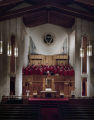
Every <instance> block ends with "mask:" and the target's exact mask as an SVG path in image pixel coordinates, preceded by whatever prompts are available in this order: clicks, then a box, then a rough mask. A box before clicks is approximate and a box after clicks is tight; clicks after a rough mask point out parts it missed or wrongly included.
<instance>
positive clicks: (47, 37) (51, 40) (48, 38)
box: [44, 33, 54, 45]
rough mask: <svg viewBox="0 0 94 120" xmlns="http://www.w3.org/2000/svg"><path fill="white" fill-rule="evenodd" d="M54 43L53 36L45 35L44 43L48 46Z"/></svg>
mask: <svg viewBox="0 0 94 120" xmlns="http://www.w3.org/2000/svg"><path fill="white" fill-rule="evenodd" d="M53 41H54V35H52V34H51V33H47V34H45V35H44V42H45V43H46V44H47V45H50V44H52V43H53Z"/></svg>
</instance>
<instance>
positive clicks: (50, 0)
mask: <svg viewBox="0 0 94 120" xmlns="http://www.w3.org/2000/svg"><path fill="white" fill-rule="evenodd" d="M19 16H22V17H23V22H24V24H25V25H26V26H29V27H33V26H37V25H41V24H45V23H52V24H56V25H60V26H63V27H66V28H70V27H72V25H73V24H74V23H75V17H80V18H83V19H87V20H92V21H94V0H0V21H2V20H6V19H11V18H16V17H19Z"/></svg>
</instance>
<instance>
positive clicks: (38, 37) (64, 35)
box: [27, 24, 68, 55]
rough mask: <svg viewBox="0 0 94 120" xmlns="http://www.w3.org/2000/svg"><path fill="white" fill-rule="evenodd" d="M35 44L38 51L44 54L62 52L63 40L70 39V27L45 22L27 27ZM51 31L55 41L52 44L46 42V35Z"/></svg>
mask: <svg viewBox="0 0 94 120" xmlns="http://www.w3.org/2000/svg"><path fill="white" fill-rule="evenodd" d="M27 32H28V34H29V35H30V36H31V38H32V40H33V42H34V44H35V46H36V53H38V54H44V55H53V54H61V53H62V52H63V48H62V47H63V42H64V40H67V39H68V29H65V28H63V27H60V26H56V25H52V24H44V25H40V26H37V27H33V28H27ZM47 33H51V34H52V35H53V36H54V42H53V43H52V44H51V45H47V44H45V43H44V41H43V39H44V35H45V34H47Z"/></svg>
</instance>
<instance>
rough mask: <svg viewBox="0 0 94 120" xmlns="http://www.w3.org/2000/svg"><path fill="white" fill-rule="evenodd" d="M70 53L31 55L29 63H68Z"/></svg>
mask: <svg viewBox="0 0 94 120" xmlns="http://www.w3.org/2000/svg"><path fill="white" fill-rule="evenodd" d="M68 61H69V59H68V55H53V56H50V55H48V56H45V55H29V64H31V65H32V64H35V65H37V64H43V65H46V64H48V65H56V64H59V65H60V64H62V63H63V64H64V65H65V64H68Z"/></svg>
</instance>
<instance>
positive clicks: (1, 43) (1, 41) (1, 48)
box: [0, 31, 3, 54]
mask: <svg viewBox="0 0 94 120" xmlns="http://www.w3.org/2000/svg"><path fill="white" fill-rule="evenodd" d="M0 54H3V40H2V31H1V36H0Z"/></svg>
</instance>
